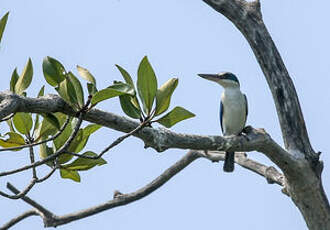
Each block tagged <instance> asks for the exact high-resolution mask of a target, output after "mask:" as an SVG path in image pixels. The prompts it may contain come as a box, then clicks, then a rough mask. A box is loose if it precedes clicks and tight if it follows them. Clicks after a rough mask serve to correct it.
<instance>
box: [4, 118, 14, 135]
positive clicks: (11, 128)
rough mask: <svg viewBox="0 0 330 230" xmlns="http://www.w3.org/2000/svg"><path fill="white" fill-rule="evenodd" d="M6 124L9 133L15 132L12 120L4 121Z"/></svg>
mask: <svg viewBox="0 0 330 230" xmlns="http://www.w3.org/2000/svg"><path fill="white" fill-rule="evenodd" d="M6 123H7V125H8V126H9V129H10V132H15V129H14V126H13V122H12V119H9V120H6Z"/></svg>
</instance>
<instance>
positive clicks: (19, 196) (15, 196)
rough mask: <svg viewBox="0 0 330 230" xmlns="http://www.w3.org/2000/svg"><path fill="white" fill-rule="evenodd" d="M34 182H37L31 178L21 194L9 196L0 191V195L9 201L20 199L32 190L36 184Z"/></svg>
mask: <svg viewBox="0 0 330 230" xmlns="http://www.w3.org/2000/svg"><path fill="white" fill-rule="evenodd" d="M36 182H37V178H33V179H32V180H31V181H30V183H29V184H28V186H26V187H25V189H24V190H23V191H22V192H20V193H17V194H16V195H9V194H7V193H4V192H2V191H0V195H1V196H4V197H6V198H9V199H13V200H17V199H20V198H22V197H23V196H25V195H26V194H27V193H28V192H29V191H30V190H31V189H32V188H33V186H34V185H35V184H36ZM7 186H8V184H7Z"/></svg>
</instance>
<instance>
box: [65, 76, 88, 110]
mask: <svg viewBox="0 0 330 230" xmlns="http://www.w3.org/2000/svg"><path fill="white" fill-rule="evenodd" d="M68 77H69V78H70V81H71V83H72V85H73V87H74V89H75V93H76V98H77V101H78V105H79V108H82V107H83V106H84V104H85V102H84V91H83V88H82V86H81V84H80V82H79V80H78V78H77V77H76V76H74V75H73V73H71V72H69V73H68Z"/></svg>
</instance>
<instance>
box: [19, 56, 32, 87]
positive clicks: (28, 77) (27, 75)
mask: <svg viewBox="0 0 330 230" xmlns="http://www.w3.org/2000/svg"><path fill="white" fill-rule="evenodd" d="M32 76H33V67H32V61H31V58H29V60H28V62H27V64H26V66H25V67H24V70H23V72H22V74H21V76H20V77H19V78H18V80H17V82H16V84H15V93H17V94H22V93H23V91H24V90H25V89H27V88H28V87H29V85H30V84H31V81H32Z"/></svg>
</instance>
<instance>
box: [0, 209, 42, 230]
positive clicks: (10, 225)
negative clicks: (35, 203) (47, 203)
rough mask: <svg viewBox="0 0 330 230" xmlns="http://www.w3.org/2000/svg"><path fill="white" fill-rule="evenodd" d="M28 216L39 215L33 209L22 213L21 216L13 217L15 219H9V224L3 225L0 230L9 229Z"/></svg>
mask: <svg viewBox="0 0 330 230" xmlns="http://www.w3.org/2000/svg"><path fill="white" fill-rule="evenodd" d="M30 216H40V213H39V212H38V211H37V210H35V209H32V210H29V211H26V212H23V213H22V214H21V215H19V216H17V217H15V218H13V219H11V220H10V221H9V222H7V223H5V224H4V225H3V226H2V227H0V230H7V229H9V228H10V227H12V226H14V225H15V224H17V223H18V222H20V221H22V220H24V219H25V218H27V217H30Z"/></svg>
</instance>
